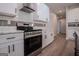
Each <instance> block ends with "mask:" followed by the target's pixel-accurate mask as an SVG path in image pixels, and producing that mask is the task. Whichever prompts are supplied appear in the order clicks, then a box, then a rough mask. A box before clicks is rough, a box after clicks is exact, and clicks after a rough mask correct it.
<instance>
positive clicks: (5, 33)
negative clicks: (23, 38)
mask: <svg viewBox="0 0 79 59" xmlns="http://www.w3.org/2000/svg"><path fill="white" fill-rule="evenodd" d="M23 32H24V31H21V30H17V31H10V32H9V31H5V32H0V35H7V34H15V33H23Z"/></svg>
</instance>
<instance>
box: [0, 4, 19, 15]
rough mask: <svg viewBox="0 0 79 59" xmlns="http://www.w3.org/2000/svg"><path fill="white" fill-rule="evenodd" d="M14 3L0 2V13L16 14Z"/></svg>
mask: <svg viewBox="0 0 79 59" xmlns="http://www.w3.org/2000/svg"><path fill="white" fill-rule="evenodd" d="M16 8H17V4H16V3H0V15H1V14H3V15H9V16H14V15H15V14H16Z"/></svg>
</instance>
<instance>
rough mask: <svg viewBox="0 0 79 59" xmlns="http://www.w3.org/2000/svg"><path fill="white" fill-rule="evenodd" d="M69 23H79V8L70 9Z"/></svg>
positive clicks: (68, 14) (68, 13)
mask: <svg viewBox="0 0 79 59" xmlns="http://www.w3.org/2000/svg"><path fill="white" fill-rule="evenodd" d="M67 19H68V22H78V21H79V8H74V9H70V10H69V11H68V12H67Z"/></svg>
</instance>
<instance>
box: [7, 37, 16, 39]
mask: <svg viewBox="0 0 79 59" xmlns="http://www.w3.org/2000/svg"><path fill="white" fill-rule="evenodd" d="M14 38H16V37H10V38H7V40H9V39H14Z"/></svg>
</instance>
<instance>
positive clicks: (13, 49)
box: [13, 44, 15, 52]
mask: <svg viewBox="0 0 79 59" xmlns="http://www.w3.org/2000/svg"><path fill="white" fill-rule="evenodd" d="M14 51H15V45H14V44H13V52H14Z"/></svg>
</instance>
